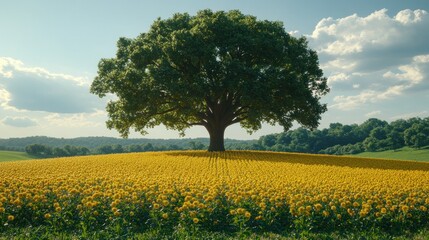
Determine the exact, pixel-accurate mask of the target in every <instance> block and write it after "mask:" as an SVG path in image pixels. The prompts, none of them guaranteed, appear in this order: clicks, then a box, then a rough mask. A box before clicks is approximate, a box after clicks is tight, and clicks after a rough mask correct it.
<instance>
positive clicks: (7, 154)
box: [0, 151, 34, 162]
mask: <svg viewBox="0 0 429 240" xmlns="http://www.w3.org/2000/svg"><path fill="white" fill-rule="evenodd" d="M33 158H34V157H33V156H30V155H28V154H27V153H25V152H16V151H0V162H6V161H17V160H28V159H33Z"/></svg>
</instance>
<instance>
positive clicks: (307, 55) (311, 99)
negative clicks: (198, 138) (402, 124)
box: [91, 10, 329, 151]
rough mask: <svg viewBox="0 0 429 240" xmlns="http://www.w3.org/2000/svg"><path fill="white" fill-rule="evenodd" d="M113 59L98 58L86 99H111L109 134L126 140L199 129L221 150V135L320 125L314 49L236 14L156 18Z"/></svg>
mask: <svg viewBox="0 0 429 240" xmlns="http://www.w3.org/2000/svg"><path fill="white" fill-rule="evenodd" d="M117 48H118V49H117V54H116V57H114V58H110V59H101V60H100V62H99V65H98V76H96V78H95V79H94V81H93V83H92V86H91V92H92V93H94V94H97V95H98V96H100V97H104V96H106V94H109V93H112V94H114V95H116V98H115V99H116V100H112V101H110V102H109V103H108V105H107V108H106V109H107V112H108V113H109V119H108V121H107V127H108V128H109V129H112V128H115V129H116V130H118V131H119V132H120V134H121V135H122V136H123V137H127V136H128V134H129V131H130V128H132V129H134V130H136V131H138V132H141V133H142V134H145V133H146V130H147V128H151V127H154V126H156V125H160V124H163V125H165V126H166V127H167V128H169V129H174V130H178V131H179V132H180V133H182V134H184V130H185V129H187V128H189V127H191V126H196V125H200V126H204V127H205V128H206V129H207V131H208V133H209V135H210V146H209V151H224V150H225V148H224V132H225V129H226V128H227V127H228V126H230V125H232V124H234V123H240V125H241V127H243V128H244V129H246V130H248V131H249V132H253V131H256V130H258V129H260V128H261V123H262V122H267V123H269V124H275V123H278V124H279V125H281V126H283V127H284V128H285V129H286V130H287V129H289V128H290V127H291V126H292V122H293V121H297V122H298V123H300V124H301V125H303V126H304V127H308V128H315V127H317V126H318V123H319V120H320V116H321V114H322V113H323V112H325V111H326V105H325V104H321V103H320V98H321V97H322V96H323V95H325V94H326V93H327V92H328V91H329V89H328V86H327V84H326V78H324V77H323V73H322V70H321V69H320V68H319V63H318V57H317V54H316V52H315V51H313V50H311V49H309V48H308V46H307V41H306V39H305V38H304V37H301V38H295V37H293V36H291V35H290V34H288V33H287V32H286V31H285V29H284V27H283V24H282V23H281V22H271V21H261V20H258V19H256V17H254V16H249V15H244V14H242V13H241V12H239V11H229V12H223V11H219V12H212V11H211V10H203V11H200V12H198V13H197V15H196V16H190V15H189V14H186V13H184V14H175V15H174V16H173V17H172V18H169V19H165V20H162V19H158V20H156V21H155V22H154V23H153V24H152V26H151V27H150V29H149V31H148V32H147V33H142V34H141V35H139V36H138V37H136V38H135V39H129V38H120V39H119V41H118V43H117Z"/></svg>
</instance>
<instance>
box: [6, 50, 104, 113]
mask: <svg viewBox="0 0 429 240" xmlns="http://www.w3.org/2000/svg"><path fill="white" fill-rule="evenodd" d="M0 79H1V85H0V101H1V102H0V106H1V107H3V108H4V109H15V110H17V111H18V110H28V111H45V112H54V113H81V112H92V111H94V109H95V108H101V107H102V105H101V104H102V101H100V100H99V99H98V98H97V97H96V96H94V95H91V94H90V93H89V81H88V80H87V79H86V78H84V77H75V76H71V75H67V74H59V73H51V72H49V71H48V70H46V69H43V68H40V67H27V66H25V65H24V64H23V63H22V62H21V61H19V60H16V59H13V58H5V57H0Z"/></svg>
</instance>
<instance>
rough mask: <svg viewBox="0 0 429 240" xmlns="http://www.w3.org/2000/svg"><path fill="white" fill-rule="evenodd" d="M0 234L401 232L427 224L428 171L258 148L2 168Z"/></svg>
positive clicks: (414, 165) (427, 167)
mask: <svg viewBox="0 0 429 240" xmlns="http://www.w3.org/2000/svg"><path fill="white" fill-rule="evenodd" d="M0 169H1V171H0V232H2V231H8V232H10V231H15V230H16V231H19V229H25V228H29V227H32V228H35V227H38V226H39V227H44V228H47V229H50V230H52V231H54V232H55V231H56V232H67V233H70V234H73V235H78V236H84V237H85V236H88V234H90V233H91V232H97V231H106V232H109V234H112V235H121V236H132V235H133V234H138V233H144V232H147V231H154V230H156V231H158V232H164V233H165V232H167V233H168V232H173V231H177V229H182V230H183V231H186V232H191V233H192V232H194V233H196V232H198V231H209V232H212V231H213V232H228V233H234V232H241V231H250V232H274V233H279V234H283V233H288V232H297V233H299V232H313V233H329V232H349V231H350V232H356V231H361V230H367V229H374V230H375V231H380V232H386V233H388V234H401V232H402V231H415V230H418V229H420V228H426V227H427V226H428V224H429V213H428V210H427V209H428V208H429V164H428V163H423V162H410V161H394V160H380V159H365V158H352V157H335V156H328V155H326V156H324V155H305V154H286V153H270V152H252V151H228V152H224V153H208V152H202V151H200V152H199V151H185V152H157V153H137V154H118V155H103V156H85V157H72V158H62V159H47V160H25V161H17V162H3V163H0Z"/></svg>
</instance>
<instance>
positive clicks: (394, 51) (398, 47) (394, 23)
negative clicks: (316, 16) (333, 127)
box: [308, 9, 429, 110]
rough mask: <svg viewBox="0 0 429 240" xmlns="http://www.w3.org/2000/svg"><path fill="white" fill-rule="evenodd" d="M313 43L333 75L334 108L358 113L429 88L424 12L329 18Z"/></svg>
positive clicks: (428, 29) (428, 46)
mask: <svg viewBox="0 0 429 240" xmlns="http://www.w3.org/2000/svg"><path fill="white" fill-rule="evenodd" d="M308 38H309V42H310V46H311V47H312V48H314V49H315V50H317V51H318V53H319V57H320V62H321V67H322V69H323V70H324V73H325V75H327V76H329V77H328V85H329V86H331V88H332V91H331V93H330V95H331V96H332V101H333V102H332V104H330V107H332V108H337V109H340V110H352V109H356V108H358V107H360V106H362V105H365V104H374V103H377V102H382V101H388V100H390V99H392V98H394V97H397V96H400V95H404V94H409V92H410V91H415V90H427V89H429V66H428V64H427V63H428V62H429V44H427V39H429V14H428V13H427V12H426V11H424V10H415V11H412V10H408V9H407V10H403V11H400V12H398V13H397V14H396V15H394V16H393V17H390V16H389V15H388V11H387V9H382V10H379V11H375V12H373V13H371V14H370V15H368V16H363V17H362V16H358V15H357V14H353V15H351V16H347V17H344V18H339V19H333V18H325V19H322V20H321V21H320V22H319V23H318V24H317V26H316V27H315V29H314V31H313V33H312V34H311V35H310V36H308ZM346 82H348V83H347V84H346ZM350 83H352V84H350Z"/></svg>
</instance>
